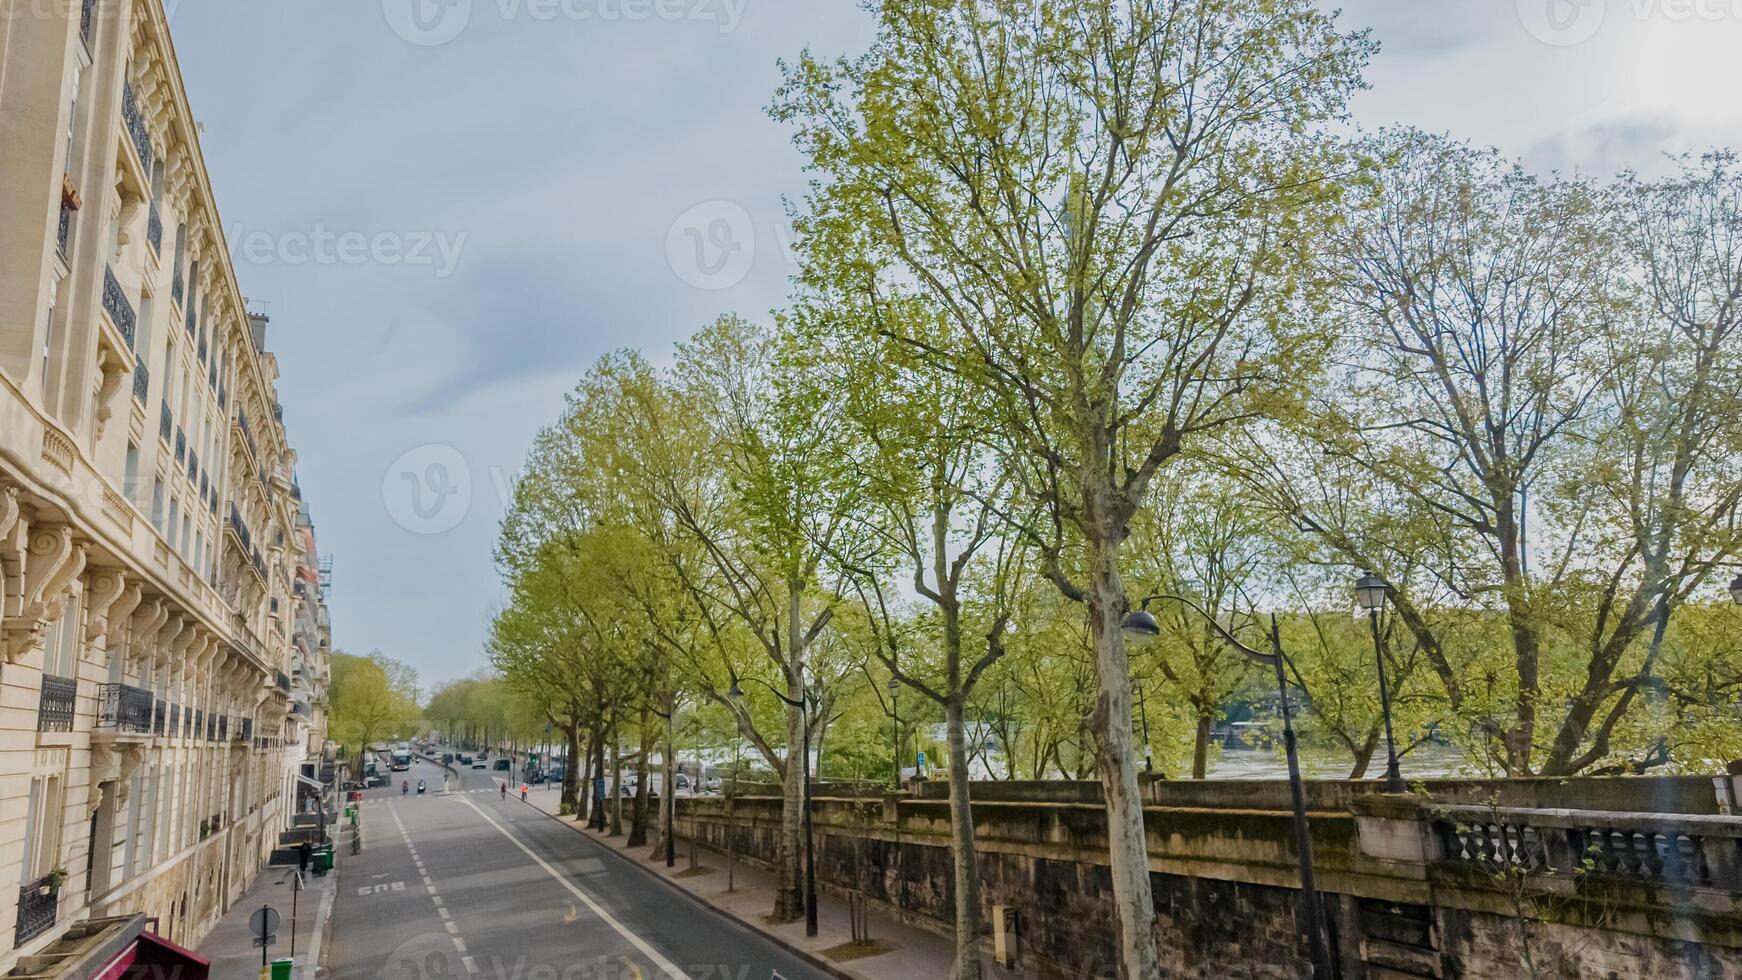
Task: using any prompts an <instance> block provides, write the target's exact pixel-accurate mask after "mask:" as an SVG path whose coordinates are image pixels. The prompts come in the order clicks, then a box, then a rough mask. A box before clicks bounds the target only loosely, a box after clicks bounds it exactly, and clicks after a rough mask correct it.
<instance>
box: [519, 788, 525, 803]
mask: <svg viewBox="0 0 1742 980" xmlns="http://www.w3.org/2000/svg"><path fill="white" fill-rule="evenodd" d="M520 802H522V803H525V802H526V784H525V783H521V784H520Z"/></svg>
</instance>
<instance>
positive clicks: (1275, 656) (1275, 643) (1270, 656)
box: [1138, 592, 1284, 666]
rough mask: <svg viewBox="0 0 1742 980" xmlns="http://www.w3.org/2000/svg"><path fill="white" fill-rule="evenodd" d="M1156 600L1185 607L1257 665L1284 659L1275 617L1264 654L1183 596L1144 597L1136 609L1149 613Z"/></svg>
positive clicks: (1168, 593)
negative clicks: (1268, 644)
mask: <svg viewBox="0 0 1742 980" xmlns="http://www.w3.org/2000/svg"><path fill="white" fill-rule="evenodd" d="M1156 599H1167V600H1170V601H1173V602H1178V603H1181V604H1183V605H1185V606H1186V607H1187V608H1189V609H1191V610H1192V611H1193V612H1195V613H1197V614H1198V615H1199V616H1202V617H1203V618H1204V619H1205V621H1207V622H1208V623H1209V624H1210V626H1211V627H1212V628H1214V629H1215V631H1216V633H1217V634H1218V635H1219V636H1221V638H1222V642H1224V643H1226V644H1228V645H1229V646H1231V647H1233V648H1234V649H1236V650H1238V651H1240V652H1241V653H1243V654H1245V655H1246V656H1247V657H1248V658H1250V659H1251V660H1254V661H1256V662H1258V663H1261V664H1264V665H1265V666H1270V665H1272V664H1275V663H1277V662H1279V661H1281V660H1283V659H1284V657H1283V653H1282V638H1281V637H1280V636H1279V635H1278V634H1277V630H1276V617H1274V616H1272V617H1271V623H1270V643H1271V652H1270V653H1264V652H1262V651H1259V650H1255V649H1253V648H1252V647H1249V646H1247V645H1246V644H1245V643H1242V642H1241V641H1240V639H1239V638H1238V637H1236V636H1235V635H1234V634H1233V633H1232V632H1229V630H1228V628H1227V627H1226V626H1223V625H1222V623H1221V621H1220V620H1218V619H1216V617H1214V616H1212V615H1210V613H1209V612H1208V611H1207V610H1205V609H1204V607H1202V606H1200V605H1198V604H1197V603H1195V602H1193V601H1192V600H1190V599H1188V598H1186V597H1185V596H1183V595H1174V594H1173V593H1171V592H1160V593H1157V594H1155V595H1152V596H1145V597H1144V599H1143V601H1142V602H1141V603H1139V604H1138V608H1139V609H1140V610H1142V611H1143V612H1145V613H1147V612H1148V611H1149V604H1150V603H1151V602H1153V601H1155V600H1156Z"/></svg>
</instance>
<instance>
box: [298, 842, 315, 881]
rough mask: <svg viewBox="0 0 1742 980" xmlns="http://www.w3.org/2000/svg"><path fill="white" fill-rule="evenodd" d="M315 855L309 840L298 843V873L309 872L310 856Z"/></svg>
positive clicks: (304, 873)
mask: <svg viewBox="0 0 1742 980" xmlns="http://www.w3.org/2000/svg"><path fill="white" fill-rule="evenodd" d="M313 855H314V848H313V847H310V846H309V842H308V841H306V840H305V841H303V842H302V843H301V844H298V845H296V871H297V873H298V874H302V875H306V874H308V862H309V858H310V857H312V856H313Z"/></svg>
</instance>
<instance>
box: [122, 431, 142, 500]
mask: <svg viewBox="0 0 1742 980" xmlns="http://www.w3.org/2000/svg"><path fill="white" fill-rule="evenodd" d="M121 492H122V493H123V494H125V495H126V496H127V499H128V500H131V501H133V502H134V503H135V504H137V503H139V445H138V444H137V443H135V442H134V441H133V440H131V439H129V440H127V468H126V470H124V471H123V472H122V474H121Z"/></svg>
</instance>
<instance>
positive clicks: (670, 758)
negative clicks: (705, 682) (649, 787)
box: [653, 692, 677, 858]
mask: <svg viewBox="0 0 1742 980" xmlns="http://www.w3.org/2000/svg"><path fill="white" fill-rule="evenodd" d="M665 710H666V716H665V788H664V790H663V791H662V792H661V793H660V794H659V833H658V834H657V835H655V837H654V841H653V857H654V858H659V857H662V856H663V855H664V854H665V848H666V839H667V838H668V837H670V836H671V833H672V826H671V818H672V815H673V813H674V812H675V811H676V809H677V768H676V766H677V762H676V758H675V757H676V752H675V748H674V746H673V745H672V729H674V728H676V727H677V695H676V693H675V692H668V693H667V694H666V698H665Z"/></svg>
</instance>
